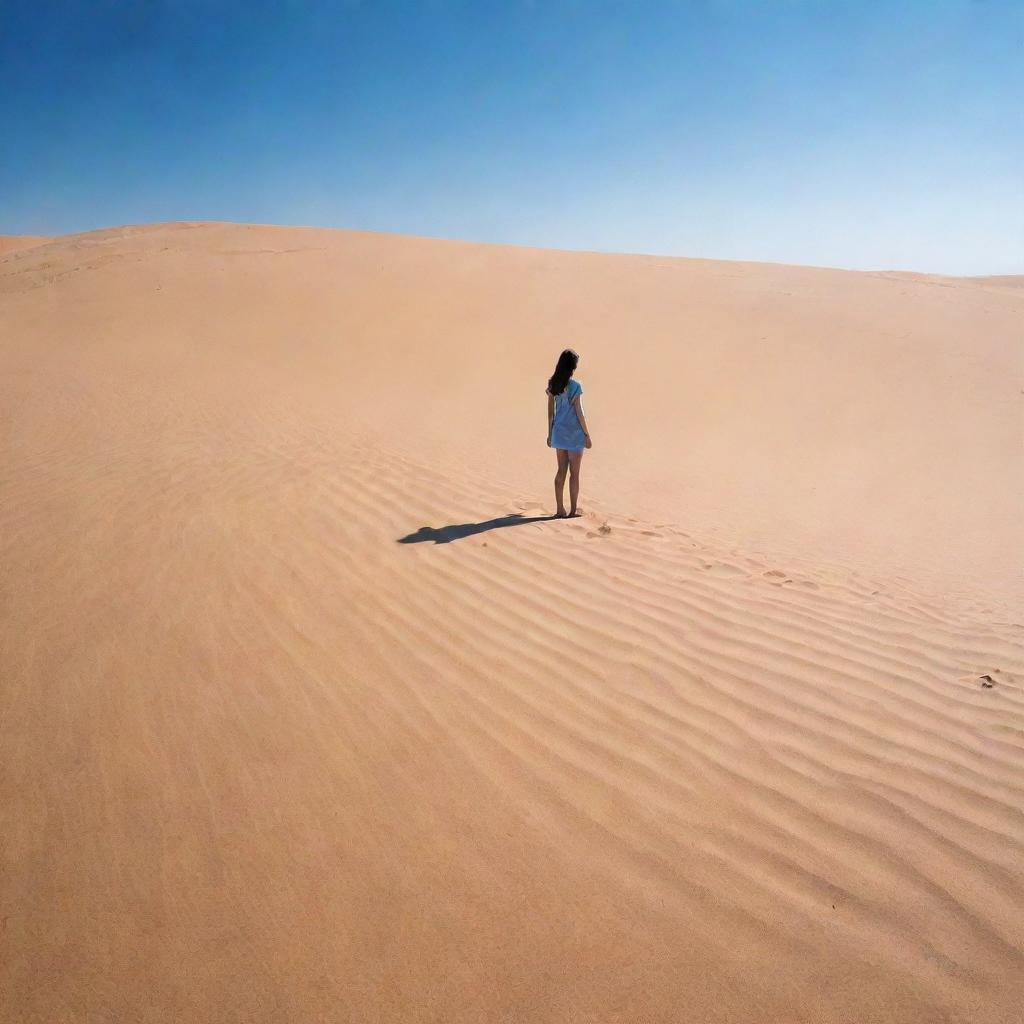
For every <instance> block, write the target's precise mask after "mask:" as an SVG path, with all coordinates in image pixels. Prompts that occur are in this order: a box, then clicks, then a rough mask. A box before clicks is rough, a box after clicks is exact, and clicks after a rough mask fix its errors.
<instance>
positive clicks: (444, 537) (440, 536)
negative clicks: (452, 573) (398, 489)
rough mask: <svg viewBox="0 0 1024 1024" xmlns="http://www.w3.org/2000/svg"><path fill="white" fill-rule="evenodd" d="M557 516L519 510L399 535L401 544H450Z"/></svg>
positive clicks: (542, 521)
mask: <svg viewBox="0 0 1024 1024" xmlns="http://www.w3.org/2000/svg"><path fill="white" fill-rule="evenodd" d="M557 518H558V517H557V516H524V515H523V514H522V513H520V512H517V513H515V514H514V515H510V516H499V517H498V518H497V519H485V520H484V521H483V522H482V523H459V524H458V525H457V526H440V527H437V528H436V529H435V528H434V527H433V526H421V527H420V528H419V529H418V530H417V531H416V532H415V533H410V534H408V535H406V536H405V537H399V538H398V543H399V544H422V543H424V542H425V541H433V542H434V543H435V544H449V543H451V542H452V541H453V540H462V538H463V537H472V536H474V535H475V534H477V533H486V532H487V531H488V530H501V529H504V528H505V527H506V526H526V525H527V524H528V523H547V522H550V521H551V520H552V519H557Z"/></svg>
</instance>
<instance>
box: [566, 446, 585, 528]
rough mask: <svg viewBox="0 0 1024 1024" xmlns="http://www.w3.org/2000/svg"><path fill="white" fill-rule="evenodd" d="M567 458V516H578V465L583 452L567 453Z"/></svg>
mask: <svg viewBox="0 0 1024 1024" xmlns="http://www.w3.org/2000/svg"><path fill="white" fill-rule="evenodd" d="M566 454H567V455H568V457H569V515H571V516H575V515H578V514H579V513H577V511H576V502H577V500H578V499H579V496H580V465H581V463H582V462H583V452H567V453H566Z"/></svg>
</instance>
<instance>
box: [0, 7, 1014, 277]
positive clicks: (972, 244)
mask: <svg viewBox="0 0 1024 1024" xmlns="http://www.w3.org/2000/svg"><path fill="white" fill-rule="evenodd" d="M180 219H190V220H198V219H212V220H236V221H249V222H260V223H278V224H313V225H320V226H326V227H352V228H362V229H368V230H379V231H399V232H406V233H410V234H424V235H437V236H441V237H449V238H467V239H476V240H483V241H494V242H513V243H521V244H528V245H542V246H553V247H558V248H569V249H603V250H613V251H628V252H651V253H666V254H673V255H683V256H703V257H713V258H724V259H754V260H775V261H782V262H791V263H811V264H821V265H830V266H843V267H856V268H889V267H898V268H906V269H915V270H929V271H937V272H945V273H964V274H970V273H1013V272H1017V273H1024V0H927V2H917V0H885V2H882V0H850V2H848V0H833V2H828V0H773V2H768V0H765V2H760V3H757V2H752V0H693V2H682V0H677V2H667V0H665V2H642V0H635V2H632V3H628V2H610V0H535V2H528V0H521V2H515V0H506V2H501V3H499V2H488V0H476V2H470V0H420V2H409V3H398V2H390V0H365V2H360V0H335V2H332V3H326V2H299V0H278V2H275V3H265V2H260V0H251V2H248V3H235V2H227V0H223V2H221V0H205V2H198V0H154V2H149V3H141V2H134V3H133V2H131V0H92V2H60V0H54V2H45V3H39V2H38V0H31V2H26V0H0V233H11V234H13V233H40V234H58V233H65V232H71V231H83V230H89V229H92V228H99V227H106V226H110V225H115V224H125V223H140V222H148V221H161V220H180Z"/></svg>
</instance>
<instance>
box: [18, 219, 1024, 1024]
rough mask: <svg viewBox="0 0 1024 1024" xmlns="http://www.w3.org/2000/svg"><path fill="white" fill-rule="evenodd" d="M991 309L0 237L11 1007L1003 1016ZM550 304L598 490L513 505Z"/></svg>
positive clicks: (749, 273) (814, 1017)
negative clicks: (989, 683) (7, 243)
mask: <svg viewBox="0 0 1024 1024" xmlns="http://www.w3.org/2000/svg"><path fill="white" fill-rule="evenodd" d="M1022 318H1024V294H1022V293H1021V292H1019V291H1015V290H1014V289H1006V290H991V288H988V287H986V286H984V285H983V284H980V283H979V282H976V281H956V280H953V279H948V278H927V277H907V276H901V275H888V274H858V273H851V272H843V271H835V270H819V269H810V268H797V267H784V266H769V265H759V264H739V263H714V262H704V261H695V260H670V259H654V258H646V257H637V256H611V255H590V254H570V253H562V252H550V251H541V250H529V249H513V248H501V247H489V246H478V245H464V244H458V243H447V242H439V241H428V240H423V239H414V238H403V237H397V236H375V235H370V234H360V233H347V232H331V231H316V230H298V229H280V228H262V227H239V226H227V225H171V226H163V227H152V228H133V229H121V230H114V231H109V232H100V233H95V234H91V235H83V236H78V237H70V238H65V239H61V240H57V241H54V242H51V243H50V244H47V245H43V246H41V247H39V248H35V249H28V250H24V251H21V252H17V253H13V254H10V255H7V256H6V257H4V258H3V259H2V260H0V439H2V452H0V495H2V503H0V566H2V576H0V585H2V595H0V596H2V602H3V605H2V610H3V633H2V638H0V639H2V648H0V659H2V660H0V676H2V685H0V759H2V761H0V763H2V769H3V770H2V772H0V837H2V839H0V842H2V856H3V862H2V865H0V867H2V881H0V886H2V888H0V900H2V905H0V942H2V945H3V948H2V950H0V1000H2V1002H0V1019H3V1020H4V1021H32V1022H37V1021H38V1022H43V1021H46V1022H51V1021H76V1022H77V1021H154V1022H157V1021H159V1022H163V1021H202V1022H221V1021H231V1022H239V1024H241V1022H254V1021H296V1022H306V1021H354V1022H374V1021H403V1022H405V1021H439V1022H440V1021H445V1022H447V1021H460V1022H461V1021H466V1022H470V1021H472V1022H491V1021H501V1022H508V1021H528V1022H532V1021H544V1022H547V1021H550V1022H566V1021H572V1022H577V1021H579V1022H582V1021H587V1022H605V1021H644V1022H648V1021H665V1022H669V1021H673V1022H675V1021H715V1022H718V1021H736V1022H757V1024H760V1022H769V1021H783V1022H797V1021H830V1022H856V1024H864V1022H869V1021H901V1022H932V1021H964V1022H968V1021H970V1022H972V1024H975V1022H991V1021H1001V1022H1006V1024H1009V1022H1016V1021H1019V1020H1020V1007H1021V1005H1022V1003H1021V1000H1022V999H1024V953H1022V943H1024V878H1022V864H1024V813H1022V808H1024V689H1022V687H1024V587H1022V581H1021V575H1020V568H1021V564H1022V553H1024V535H1022V526H1021V516H1020V510H1021V507H1022V501H1024V476H1022V462H1021V440H1022V408H1024V404H1022V403H1024V395H1022V388H1024V380H1022V377H1024V374H1022V372H1021V371H1022V348H1021V323H1022ZM565 344H572V345H574V346H575V347H577V348H578V349H579V351H580V352H581V353H582V356H583V359H582V362H581V365H580V371H579V377H580V379H581V380H582V381H583V383H584V387H585V391H586V396H585V402H586V405H587V411H588V415H589V418H590V422H591V427H592V431H593V435H594V438H595V448H594V450H593V451H592V452H591V453H589V454H588V455H587V456H586V458H585V461H584V466H585V474H586V477H585V497H586V508H587V509H588V516H587V517H585V518H583V519H581V520H577V521H573V522H550V521H534V520H535V518H536V517H537V516H539V515H541V514H542V513H544V512H545V511H547V510H549V509H550V497H549V487H550V476H551V473H552V469H553V456H552V454H551V453H550V452H549V451H548V450H547V448H546V447H545V446H544V441H543V439H542V438H543V435H542V417H543V413H544V396H543V388H544V381H545V378H546V376H547V374H548V373H550V370H551V366H552V364H553V361H554V357H555V355H556V354H557V352H558V350H559V349H560V348H561V347H562V346H563V345H565ZM508 515H521V516H522V522H520V523H518V524H517V525H514V526H511V527H508V528H504V527H503V528H497V529H488V525H489V524H488V521H490V520H493V519H500V518H501V517H505V516H508ZM450 527H456V528H455V529H450ZM400 539H404V540H406V541H422V543H398V541H399V540H400ZM982 673H989V674H990V675H991V676H992V678H993V679H994V680H995V681H996V682H995V685H994V686H993V687H991V688H982V687H981V685H980V680H979V676H980V675H981V674H982Z"/></svg>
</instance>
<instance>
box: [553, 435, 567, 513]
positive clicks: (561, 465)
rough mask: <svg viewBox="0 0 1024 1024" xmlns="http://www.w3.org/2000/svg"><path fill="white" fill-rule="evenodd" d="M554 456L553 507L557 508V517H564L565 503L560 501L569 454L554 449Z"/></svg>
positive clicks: (559, 449)
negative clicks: (555, 458) (555, 460)
mask: <svg viewBox="0 0 1024 1024" xmlns="http://www.w3.org/2000/svg"><path fill="white" fill-rule="evenodd" d="M555 454H556V456H557V457H558V472H557V473H556V474H555V505H556V506H557V509H558V511H557V513H556V514H557V515H559V516H564V515H565V502H564V501H563V499H562V494H563V491H564V489H565V474H566V473H567V472H568V470H569V453H568V452H567V451H564V450H563V449H561V448H556V449H555Z"/></svg>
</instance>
